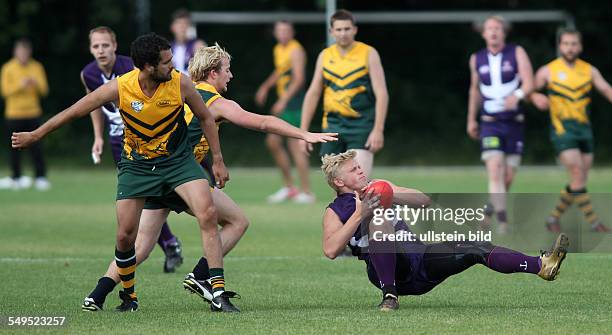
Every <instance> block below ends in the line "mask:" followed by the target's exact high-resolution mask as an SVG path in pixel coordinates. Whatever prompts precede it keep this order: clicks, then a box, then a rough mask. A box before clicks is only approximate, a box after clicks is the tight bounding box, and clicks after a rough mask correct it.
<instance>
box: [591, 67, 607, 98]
mask: <svg viewBox="0 0 612 335" xmlns="http://www.w3.org/2000/svg"><path fill="white" fill-rule="evenodd" d="M591 69H592V70H591V72H592V78H593V86H595V88H596V89H597V91H599V93H601V95H603V96H604V97H605V98H606V99H608V101H610V102H612V87H610V84H608V82H607V81H606V79H605V78H604V77H603V76H602V75H601V72H599V70H598V69H597V68H596V67H594V66H592V67H591Z"/></svg>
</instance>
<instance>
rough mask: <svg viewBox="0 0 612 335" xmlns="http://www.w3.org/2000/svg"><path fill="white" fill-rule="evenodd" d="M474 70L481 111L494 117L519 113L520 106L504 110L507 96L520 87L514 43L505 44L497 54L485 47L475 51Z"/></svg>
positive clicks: (510, 116) (505, 116)
mask: <svg viewBox="0 0 612 335" xmlns="http://www.w3.org/2000/svg"><path fill="white" fill-rule="evenodd" d="M476 71H478V77H479V79H480V86H479V88H480V94H481V96H482V99H483V101H482V110H481V113H483V114H485V115H490V116H494V117H495V118H496V119H499V120H504V119H512V118H514V117H515V116H516V115H517V114H520V113H521V111H520V108H518V109H515V110H506V109H505V108H504V101H505V99H506V97H507V96H509V95H511V94H512V92H514V91H515V90H517V89H518V88H520V87H521V77H520V76H519V73H518V64H517V61H516V45H514V44H507V45H506V46H505V47H504V48H503V49H502V50H501V51H500V52H499V53H498V54H496V55H493V54H491V53H490V52H489V51H488V50H487V49H486V48H484V49H482V50H480V51H478V52H477V53H476Z"/></svg>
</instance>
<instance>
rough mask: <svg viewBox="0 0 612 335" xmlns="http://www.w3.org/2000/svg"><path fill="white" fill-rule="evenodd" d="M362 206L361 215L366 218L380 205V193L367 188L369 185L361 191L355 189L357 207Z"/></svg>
mask: <svg viewBox="0 0 612 335" xmlns="http://www.w3.org/2000/svg"><path fill="white" fill-rule="evenodd" d="M357 206H359V207H360V211H361V215H362V217H364V218H368V217H371V216H372V215H373V214H374V210H375V209H376V208H378V207H380V195H379V194H374V190H373V189H370V190H367V186H366V187H364V188H363V189H361V192H360V193H359V192H357V191H355V208H357Z"/></svg>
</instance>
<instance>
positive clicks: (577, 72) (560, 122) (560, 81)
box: [547, 58, 593, 135]
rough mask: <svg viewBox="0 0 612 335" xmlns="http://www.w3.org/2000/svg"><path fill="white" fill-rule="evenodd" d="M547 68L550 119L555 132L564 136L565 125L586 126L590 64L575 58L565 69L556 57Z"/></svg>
mask: <svg viewBox="0 0 612 335" xmlns="http://www.w3.org/2000/svg"><path fill="white" fill-rule="evenodd" d="M547 66H548V71H549V73H550V79H549V81H548V87H547V89H548V98H549V102H550V120H551V123H552V127H553V129H554V131H555V133H556V134H557V135H561V134H563V133H565V131H566V127H567V124H568V123H578V124H581V125H585V126H588V125H589V105H590V104H591V91H592V89H593V84H592V72H591V71H592V69H591V65H590V64H589V63H587V62H585V61H583V60H581V59H577V60H576V62H575V64H574V66H573V67H569V66H568V65H567V64H566V62H565V61H564V60H563V59H562V58H557V59H555V60H554V61H552V62H550V63H548V65H547Z"/></svg>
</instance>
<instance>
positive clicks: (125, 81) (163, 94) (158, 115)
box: [117, 69, 189, 163]
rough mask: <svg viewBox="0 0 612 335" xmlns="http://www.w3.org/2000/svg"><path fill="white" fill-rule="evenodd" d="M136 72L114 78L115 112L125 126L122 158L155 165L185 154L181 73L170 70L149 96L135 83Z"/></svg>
mask: <svg viewBox="0 0 612 335" xmlns="http://www.w3.org/2000/svg"><path fill="white" fill-rule="evenodd" d="M139 73H140V70H139V69H134V70H132V71H130V72H128V73H126V74H124V75H122V76H120V77H118V78H117V86H118V89H119V111H120V113H121V118H122V119H123V123H124V125H125V132H124V138H123V153H122V158H123V159H127V160H129V161H139V162H149V163H159V162H162V161H165V160H167V159H170V158H172V157H175V156H180V155H184V154H185V152H187V153H188V152H189V150H188V148H189V146H188V143H187V124H186V123H185V118H184V110H183V98H182V96H181V74H180V73H179V72H178V71H172V74H171V79H170V80H169V81H166V82H163V83H160V84H159V86H158V87H157V90H156V91H155V93H154V94H153V96H152V97H148V96H146V95H145V94H144V93H143V92H142V89H141V88H140V84H139V83H138V74H139Z"/></svg>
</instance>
